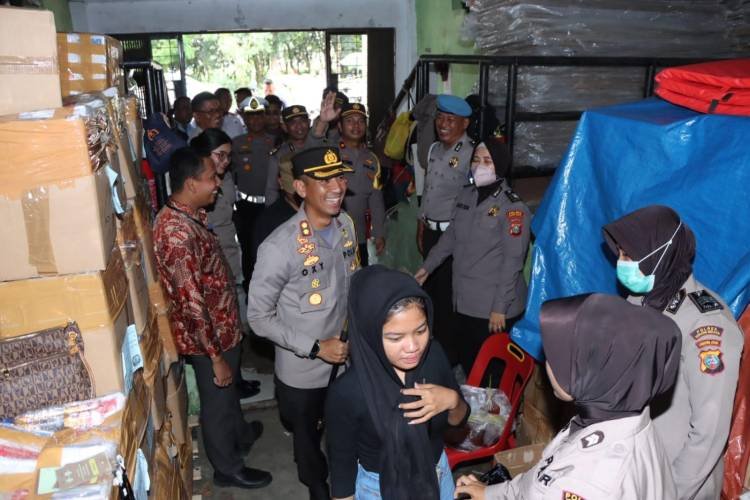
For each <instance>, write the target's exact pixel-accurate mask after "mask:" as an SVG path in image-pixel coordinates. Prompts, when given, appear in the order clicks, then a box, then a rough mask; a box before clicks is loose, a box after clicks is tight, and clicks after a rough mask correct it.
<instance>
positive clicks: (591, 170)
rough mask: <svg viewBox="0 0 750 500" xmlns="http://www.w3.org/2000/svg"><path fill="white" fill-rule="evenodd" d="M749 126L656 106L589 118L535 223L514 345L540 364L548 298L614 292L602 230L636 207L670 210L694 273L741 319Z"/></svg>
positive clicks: (749, 290)
mask: <svg viewBox="0 0 750 500" xmlns="http://www.w3.org/2000/svg"><path fill="white" fill-rule="evenodd" d="M749 186H750V118H746V117H737V116H723V115H704V114H700V113H696V112H694V111H690V110H688V109H686V108H681V107H679V106H675V105H672V104H669V103H667V102H665V101H662V100H660V99H656V98H654V99H647V100H644V101H640V102H636V103H632V104H623V105H617V106H612V107H608V108H600V109H594V110H591V111H587V112H586V113H584V114H583V116H582V117H581V121H580V122H579V124H578V129H577V130H576V133H575V135H574V136H573V139H572V141H571V143H570V146H569V147H568V151H567V153H566V154H565V157H564V158H563V160H562V162H561V163H560V165H559V167H558V168H557V171H556V172H555V175H554V177H553V179H552V182H551V184H550V186H549V188H548V189H547V192H546V193H545V195H544V198H543V200H542V203H541V205H540V207H539V209H538V210H537V211H536V214H535V215H534V219H533V221H532V224H531V228H532V230H533V232H534V234H535V235H536V247H535V250H534V256H533V261H532V271H531V273H532V274H531V283H530V287H529V298H528V305H527V309H526V315H525V317H524V319H523V320H522V321H520V322H519V323H518V324H517V325H516V327H515V328H514V329H513V331H512V335H511V336H512V338H513V340H514V341H515V342H517V343H518V344H519V345H520V346H521V347H523V348H524V349H525V350H526V351H527V352H529V353H530V354H531V355H532V356H534V357H535V358H536V359H542V358H543V353H542V346H541V338H540V335H539V309H540V307H541V305H542V303H543V302H544V301H546V300H549V299H554V298H559V297H566V296H570V295H576V294H580V293H586V292H607V293H617V285H616V277H615V269H614V257H612V256H610V255H609V252H608V250H607V248H606V246H605V245H604V241H603V239H602V233H601V228H602V226H603V225H605V224H606V223H608V222H611V221H613V220H615V219H617V218H619V217H622V216H623V215H625V214H627V213H629V212H632V211H633V210H636V209H638V208H641V207H644V206H647V205H653V204H660V205H667V206H669V207H672V208H673V209H674V210H676V211H677V212H678V213H679V214H680V215H681V216H682V219H683V221H685V222H686V223H687V224H688V225H689V226H690V228H691V229H692V230H693V232H694V233H695V236H696V240H697V242H696V244H697V248H696V259H695V264H694V272H695V276H696V278H697V279H698V281H701V282H702V283H703V284H705V285H706V286H707V287H709V288H711V289H713V290H714V291H716V292H717V293H718V294H719V295H721V296H722V297H723V298H724V300H725V301H726V302H727V303H728V304H729V305H730V307H731V309H732V312H733V313H734V315H735V317H738V316H739V315H740V314H741V312H742V311H743V310H744V308H745V306H746V305H747V304H748V302H750V187H749Z"/></svg>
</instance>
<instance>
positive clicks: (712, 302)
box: [688, 290, 724, 313]
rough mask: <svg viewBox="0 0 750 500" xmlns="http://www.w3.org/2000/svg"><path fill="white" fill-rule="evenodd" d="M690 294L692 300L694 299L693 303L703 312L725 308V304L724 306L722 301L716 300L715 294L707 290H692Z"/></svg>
mask: <svg viewBox="0 0 750 500" xmlns="http://www.w3.org/2000/svg"><path fill="white" fill-rule="evenodd" d="M688 296H689V297H690V300H692V301H693V304H695V307H697V308H698V310H699V311H700V312H702V313H707V312H711V311H718V310H721V309H724V306H722V305H721V303H720V302H719V301H718V300H716V298H714V296H713V295H711V294H710V293H708V292H707V291H705V290H698V291H697V292H690V293H689V294H688Z"/></svg>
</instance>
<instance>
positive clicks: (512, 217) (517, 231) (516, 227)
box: [505, 210, 523, 237]
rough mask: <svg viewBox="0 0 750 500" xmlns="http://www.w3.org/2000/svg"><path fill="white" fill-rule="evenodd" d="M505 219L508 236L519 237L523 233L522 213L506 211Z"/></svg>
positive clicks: (520, 211)
mask: <svg viewBox="0 0 750 500" xmlns="http://www.w3.org/2000/svg"><path fill="white" fill-rule="evenodd" d="M505 217H506V218H507V219H508V234H510V235H511V236H513V237H518V236H521V234H522V233H523V211H522V210H508V211H507V212H506V213H505Z"/></svg>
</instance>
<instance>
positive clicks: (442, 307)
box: [417, 94, 474, 365]
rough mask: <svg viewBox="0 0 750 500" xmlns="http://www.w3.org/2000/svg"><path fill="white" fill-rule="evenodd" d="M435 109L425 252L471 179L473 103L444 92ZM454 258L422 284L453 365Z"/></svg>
mask: <svg viewBox="0 0 750 500" xmlns="http://www.w3.org/2000/svg"><path fill="white" fill-rule="evenodd" d="M437 108H438V113H437V116H436V117H435V129H436V132H437V136H438V142H435V143H434V144H432V146H430V151H429V153H428V161H427V173H426V176H425V181H424V192H423V194H422V205H421V208H420V218H419V220H418V224H417V245H418V246H419V251H420V253H421V254H422V256H424V257H426V256H427V254H429V253H430V250H431V249H432V247H433V246H435V245H436V244H437V242H438V240H439V239H440V236H441V235H442V234H443V233H444V232H445V231H446V230H447V229H448V226H449V225H450V221H451V220H452V219H453V215H454V213H455V210H456V198H457V197H458V193H459V192H460V191H461V188H463V186H465V185H466V184H467V183H468V182H469V166H470V165H471V156H472V150H473V149H474V144H473V143H472V141H471V139H469V136H467V135H466V129H467V128H468V126H469V117H470V116H471V107H470V106H469V104H468V103H467V102H466V101H464V100H463V99H461V98H460V97H456V96H453V95H445V94H443V95H440V96H438V98H437ZM452 262H453V259H452V258H447V259H446V260H445V261H444V262H443V263H442V264H441V265H440V266H438V267H437V268H436V269H434V270H432V272H431V273H430V277H429V278H428V279H427V281H425V283H424V289H425V291H426V292H427V293H428V294H430V297H431V298H432V302H433V303H434V305H435V321H434V325H435V332H434V335H435V337H436V338H437V339H438V340H439V341H440V343H441V344H442V345H443V347H444V348H445V353H446V354H447V355H448V360H449V361H450V362H451V364H453V365H455V364H456V363H457V362H458V355H457V345H456V344H455V342H454V341H453V322H454V317H453V316H454V315H453V307H452V302H451V297H452V292H451V290H452V285H451V265H452Z"/></svg>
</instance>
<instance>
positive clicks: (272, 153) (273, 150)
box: [268, 146, 281, 156]
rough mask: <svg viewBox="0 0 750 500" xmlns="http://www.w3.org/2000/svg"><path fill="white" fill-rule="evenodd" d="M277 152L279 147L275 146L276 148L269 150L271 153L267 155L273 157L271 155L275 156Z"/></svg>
mask: <svg viewBox="0 0 750 500" xmlns="http://www.w3.org/2000/svg"><path fill="white" fill-rule="evenodd" d="M279 150H281V146H277V147H275V148H273V149H272V150H271V152H270V153H268V156H273V155H275V154H276V153H278V152H279Z"/></svg>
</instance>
